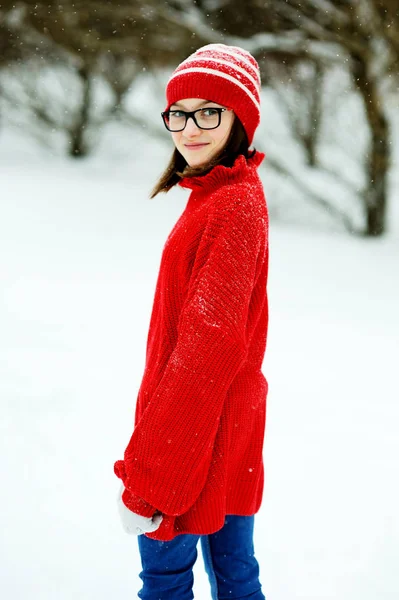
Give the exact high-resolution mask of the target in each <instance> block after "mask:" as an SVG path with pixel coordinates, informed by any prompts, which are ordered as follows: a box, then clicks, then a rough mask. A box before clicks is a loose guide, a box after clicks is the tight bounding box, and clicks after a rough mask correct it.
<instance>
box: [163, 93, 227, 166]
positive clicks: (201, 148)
mask: <svg viewBox="0 0 399 600" xmlns="http://www.w3.org/2000/svg"><path fill="white" fill-rule="evenodd" d="M212 106H213V107H216V108H217V107H219V108H225V107H224V106H222V105H221V104H218V103H217V102H211V101H210V100H203V99H201V98H200V99H198V98H186V99H184V100H179V102H176V103H175V104H172V106H171V107H170V110H184V111H193V110H197V108H208V107H209V108H210V107H212ZM233 122H234V112H233V111H232V110H226V111H224V112H222V114H221V121H220V125H219V127H217V128H216V129H207V130H205V129H200V128H199V127H197V126H196V124H195V123H194V121H193V119H188V120H187V123H186V127H185V128H184V129H183V131H176V132H171V135H172V139H173V142H174V144H175V146H176V148H177V149H178V151H179V152H180V154H181V155H182V156H183V157H184V158H185V160H186V162H187V164H188V165H189V166H190V167H198V166H200V165H204V164H206V163H207V162H209V161H210V160H211V159H212V158H213V157H214V156H215V155H216V154H218V153H219V152H220V150H222V148H223V147H224V145H225V144H226V142H227V140H228V137H229V135H230V131H231V128H232V126H233Z"/></svg>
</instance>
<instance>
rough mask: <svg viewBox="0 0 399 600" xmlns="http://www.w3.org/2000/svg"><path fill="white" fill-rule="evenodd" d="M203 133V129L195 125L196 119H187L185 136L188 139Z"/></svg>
mask: <svg viewBox="0 0 399 600" xmlns="http://www.w3.org/2000/svg"><path fill="white" fill-rule="evenodd" d="M200 133H201V129H200V128H199V127H198V126H197V125H196V124H195V123H194V119H193V118H192V117H189V118H188V119H187V123H186V126H185V128H184V135H185V136H186V137H193V136H195V135H198V134H200Z"/></svg>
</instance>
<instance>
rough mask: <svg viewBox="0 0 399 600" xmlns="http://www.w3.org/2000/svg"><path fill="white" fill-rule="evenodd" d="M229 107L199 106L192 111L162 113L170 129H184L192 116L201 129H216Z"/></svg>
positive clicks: (166, 125) (167, 127)
mask: <svg viewBox="0 0 399 600" xmlns="http://www.w3.org/2000/svg"><path fill="white" fill-rule="evenodd" d="M225 110H230V109H229V108H219V107H217V108H216V107H214V106H212V108H198V109H197V110H193V111H191V112H189V111H185V110H167V111H165V112H163V113H161V115H162V118H163V122H164V124H165V127H166V129H167V130H168V131H173V132H175V131H183V129H184V128H185V126H186V125H187V120H188V119H189V118H190V117H191V118H192V120H193V121H194V123H195V124H196V126H197V127H199V129H216V128H217V127H219V125H220V121H221V119H222V112H224V111H225Z"/></svg>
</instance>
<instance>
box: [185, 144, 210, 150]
mask: <svg viewBox="0 0 399 600" xmlns="http://www.w3.org/2000/svg"><path fill="white" fill-rule="evenodd" d="M205 146H208V143H204V144H184V147H185V148H187V149H188V150H200V149H201V148H204V147H205Z"/></svg>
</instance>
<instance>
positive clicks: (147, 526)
mask: <svg viewBox="0 0 399 600" xmlns="http://www.w3.org/2000/svg"><path fill="white" fill-rule="evenodd" d="M124 489H125V488H124V486H123V484H122V485H121V487H120V490H119V493H118V512H119V516H120V519H121V521H122V527H123V529H124V530H125V531H126V533H131V534H133V535H141V534H142V533H150V532H152V531H156V530H157V529H158V527H159V526H160V524H161V521H162V515H158V514H157V515H154V516H153V517H142V516H141V515H138V514H136V513H134V512H132V511H131V510H129V509H128V507H127V506H126V505H125V503H124V502H123V500H122V494H123V492H124Z"/></svg>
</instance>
